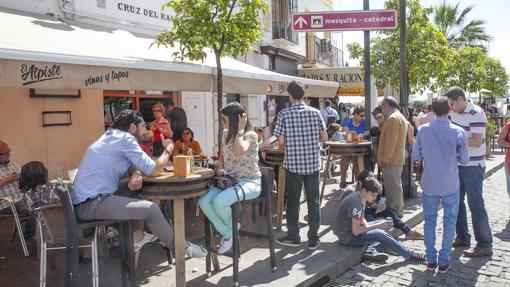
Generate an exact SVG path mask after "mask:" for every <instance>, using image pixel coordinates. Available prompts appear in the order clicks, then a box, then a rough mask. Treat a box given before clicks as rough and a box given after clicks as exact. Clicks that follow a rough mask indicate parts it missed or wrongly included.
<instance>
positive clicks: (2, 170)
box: [0, 161, 23, 210]
mask: <svg viewBox="0 0 510 287" xmlns="http://www.w3.org/2000/svg"><path fill="white" fill-rule="evenodd" d="M13 172H16V173H19V167H18V166H17V165H16V164H15V163H13V162H12V161H11V162H9V163H6V164H0V179H3V178H5V177H6V176H9V175H11V174H12V173H13ZM0 197H10V198H11V199H12V200H13V201H14V202H18V201H19V200H21V199H22V198H23V195H22V194H21V192H20V191H19V187H18V182H17V181H16V182H13V183H10V184H8V185H6V186H4V187H2V188H0ZM7 207H9V204H7V202H6V201H4V200H0V210H2V209H4V208H7Z"/></svg>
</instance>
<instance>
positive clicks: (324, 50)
mask: <svg viewBox="0 0 510 287" xmlns="http://www.w3.org/2000/svg"><path fill="white" fill-rule="evenodd" d="M312 37H313V46H314V49H313V54H312V55H311V56H312V59H310V60H311V62H312V63H321V64H324V65H327V66H329V67H341V66H343V51H342V50H340V49H338V48H337V47H335V46H334V45H333V44H332V43H331V40H328V39H320V38H318V37H316V36H312Z"/></svg>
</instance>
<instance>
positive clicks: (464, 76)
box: [437, 47, 508, 94]
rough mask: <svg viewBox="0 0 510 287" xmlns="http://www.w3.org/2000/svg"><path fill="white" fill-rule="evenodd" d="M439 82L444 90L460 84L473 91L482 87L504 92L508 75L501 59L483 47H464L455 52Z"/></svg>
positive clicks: (461, 86) (464, 88) (475, 91)
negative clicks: (500, 61) (489, 55)
mask: <svg viewBox="0 0 510 287" xmlns="http://www.w3.org/2000/svg"><path fill="white" fill-rule="evenodd" d="M437 82H438V86H439V87H440V88H441V89H442V90H446V89H448V88H450V87H452V86H458V87H460V88H462V89H463V90H465V91H468V92H473V93H477V92H479V91H480V90H481V89H491V91H492V89H494V90H495V91H497V92H498V93H501V94H504V92H503V91H506V88H507V86H508V84H507V82H508V75H506V72H505V70H504V68H503V67H502V66H501V64H500V63H499V61H497V60H495V59H492V58H490V57H488V56H487V54H486V53H485V52H484V50H483V49H482V48H480V47H463V48H461V49H459V50H458V51H455V52H454V53H453V57H452V58H451V60H450V61H449V63H448V66H447V69H446V70H445V72H444V74H443V75H441V77H439V78H438V79H437ZM505 83H506V85H505ZM495 91H493V92H495Z"/></svg>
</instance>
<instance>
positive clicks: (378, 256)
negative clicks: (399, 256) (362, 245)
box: [363, 252, 388, 262]
mask: <svg viewBox="0 0 510 287" xmlns="http://www.w3.org/2000/svg"><path fill="white" fill-rule="evenodd" d="M363 260H368V261H374V262H384V261H386V260H388V255H387V254H384V253H378V252H364V253H363Z"/></svg>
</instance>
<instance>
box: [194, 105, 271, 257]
mask: <svg viewBox="0 0 510 287" xmlns="http://www.w3.org/2000/svg"><path fill="white" fill-rule="evenodd" d="M221 119H222V121H223V129H224V130H223V137H224V144H223V147H222V150H221V153H220V158H219V164H218V165H217V166H216V174H217V175H223V174H228V175H230V176H232V177H234V178H235V179H236V181H237V184H236V185H234V186H233V187H230V188H227V189H225V190H221V189H219V188H217V187H210V188H209V191H208V192H207V194H205V195H204V196H202V197H201V198H200V199H199V201H198V204H199V205H200V208H201V209H202V211H203V212H204V214H205V215H206V216H207V218H209V220H210V221H211V222H212V224H213V225H214V227H215V228H216V230H217V231H218V232H219V233H220V234H221V236H222V239H221V241H220V247H219V249H218V254H223V253H225V252H227V251H229V250H230V249H231V248H232V244H233V240H232V209H231V205H232V204H234V203H236V202H237V201H243V200H249V199H254V198H257V197H258V196H259V195H260V177H261V173H260V169H259V166H258V161H259V155H258V145H257V143H258V136H257V133H255V132H254V131H253V129H252V127H251V125H250V123H249V121H248V115H247V112H246V109H245V108H244V107H243V106H241V105H240V104H239V103H236V102H234V103H231V104H229V105H227V106H225V107H224V108H223V109H222V110H221Z"/></svg>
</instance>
